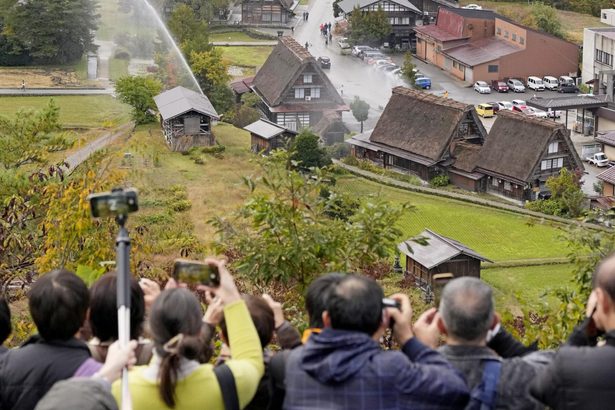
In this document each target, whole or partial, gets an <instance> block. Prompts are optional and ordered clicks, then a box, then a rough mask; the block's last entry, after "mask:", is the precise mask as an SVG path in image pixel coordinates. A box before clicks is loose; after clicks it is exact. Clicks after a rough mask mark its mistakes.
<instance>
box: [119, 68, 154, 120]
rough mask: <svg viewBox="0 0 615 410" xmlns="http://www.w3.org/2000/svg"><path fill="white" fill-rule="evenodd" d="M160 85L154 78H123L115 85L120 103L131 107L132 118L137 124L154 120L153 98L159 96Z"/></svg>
mask: <svg viewBox="0 0 615 410" xmlns="http://www.w3.org/2000/svg"><path fill="white" fill-rule="evenodd" d="M161 90H162V84H161V83H160V81H159V80H157V79H156V78H154V77H151V76H147V77H142V76H130V75H129V76H124V77H121V78H120V79H119V80H117V82H116V83H115V91H116V92H117V94H118V96H119V97H120V101H122V102H124V103H126V104H129V105H131V106H132V118H133V119H134V120H135V122H136V123H137V124H145V123H148V122H153V121H155V120H156V116H155V115H154V114H153V113H152V111H154V110H156V104H155V103H154V96H156V95H157V94H160V91H161Z"/></svg>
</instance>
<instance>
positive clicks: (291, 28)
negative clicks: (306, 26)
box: [290, 26, 295, 34]
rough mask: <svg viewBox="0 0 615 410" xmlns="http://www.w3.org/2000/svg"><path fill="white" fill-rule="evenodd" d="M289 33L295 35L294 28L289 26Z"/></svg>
mask: <svg viewBox="0 0 615 410" xmlns="http://www.w3.org/2000/svg"><path fill="white" fill-rule="evenodd" d="M290 32H291V33H293V34H295V26H291V27H290Z"/></svg>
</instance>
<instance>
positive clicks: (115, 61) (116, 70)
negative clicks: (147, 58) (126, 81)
mask: <svg viewBox="0 0 615 410" xmlns="http://www.w3.org/2000/svg"><path fill="white" fill-rule="evenodd" d="M128 64H129V61H128V60H124V59H119V58H111V59H109V78H110V79H111V80H112V81H117V80H118V79H119V78H120V77H122V76H125V75H127V74H128Z"/></svg>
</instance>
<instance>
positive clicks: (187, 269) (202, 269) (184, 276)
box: [173, 259, 220, 287]
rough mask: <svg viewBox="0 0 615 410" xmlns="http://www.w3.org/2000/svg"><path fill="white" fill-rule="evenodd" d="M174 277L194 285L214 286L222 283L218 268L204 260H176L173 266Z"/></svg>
mask: <svg viewBox="0 0 615 410" xmlns="http://www.w3.org/2000/svg"><path fill="white" fill-rule="evenodd" d="M173 278H175V279H176V280H178V281H179V282H182V283H187V284H192V285H205V286H212V287H216V286H218V285H220V274H219V272H218V268H217V267H216V266H214V265H209V264H207V263H203V262H196V261H189V260H181V259H178V260H176V261H175V265H174V266H173Z"/></svg>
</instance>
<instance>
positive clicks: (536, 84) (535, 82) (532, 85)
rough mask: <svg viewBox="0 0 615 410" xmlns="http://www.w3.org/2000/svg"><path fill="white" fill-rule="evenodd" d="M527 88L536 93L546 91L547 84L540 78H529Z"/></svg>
mask: <svg viewBox="0 0 615 410" xmlns="http://www.w3.org/2000/svg"><path fill="white" fill-rule="evenodd" d="M527 88H529V89H530V90H534V91H544V90H545V83H543V82H542V80H541V79H540V78H538V77H534V76H532V77H528V78H527Z"/></svg>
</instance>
